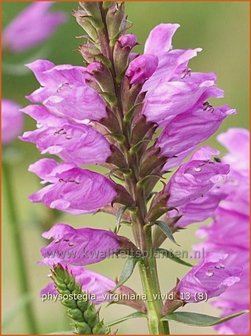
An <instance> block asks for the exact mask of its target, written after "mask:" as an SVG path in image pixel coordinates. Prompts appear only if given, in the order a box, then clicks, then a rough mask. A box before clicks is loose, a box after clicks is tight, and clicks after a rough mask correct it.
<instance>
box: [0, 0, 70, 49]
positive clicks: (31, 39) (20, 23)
mask: <svg viewBox="0 0 251 336" xmlns="http://www.w3.org/2000/svg"><path fill="white" fill-rule="evenodd" d="M52 4H53V2H49V1H38V2H36V3H33V4H31V5H29V6H27V7H26V8H25V9H24V10H23V11H22V12H21V13H19V14H18V16H17V17H16V18H15V19H14V20H13V21H12V22H11V23H10V24H9V25H8V26H7V27H6V28H5V29H4V32H3V46H4V48H6V50H8V51H10V52H13V53H19V52H23V51H25V50H26V49H29V48H32V47H34V46H36V45H37V44H39V43H42V42H43V41H44V40H46V39H47V38H48V37H50V36H51V35H52V34H53V33H54V31H55V30H56V28H57V27H58V26H59V25H61V24H62V23H64V22H65V20H66V16H65V14H64V13H63V12H50V11H49V9H50V7H51V5H52Z"/></svg>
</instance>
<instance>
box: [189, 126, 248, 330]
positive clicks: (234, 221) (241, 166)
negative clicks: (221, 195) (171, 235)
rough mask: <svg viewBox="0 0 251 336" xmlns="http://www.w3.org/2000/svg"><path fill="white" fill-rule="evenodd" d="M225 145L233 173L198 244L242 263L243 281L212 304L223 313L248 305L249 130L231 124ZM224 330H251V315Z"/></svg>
mask: <svg viewBox="0 0 251 336" xmlns="http://www.w3.org/2000/svg"><path fill="white" fill-rule="evenodd" d="M218 139H219V141H220V142H221V143H222V144H223V145H224V146H226V148H227V149H228V151H229V153H227V154H226V155H225V156H224V157H223V159H222V162H224V163H229V164H230V167H231V169H230V173H229V175H228V178H227V179H226V181H225V183H224V184H223V185H222V186H221V187H220V190H221V191H222V192H225V193H226V195H227V197H226V198H225V199H224V200H223V201H222V202H221V203H220V204H219V206H218V207H217V209H216V211H215V214H214V217H213V222H212V223H211V224H210V225H209V226H205V227H202V228H200V229H199V230H198V232H197V234H198V236H199V237H200V238H204V239H205V238H206V240H205V241H204V242H203V243H201V244H199V245H197V246H195V249H196V250H198V249H203V250H204V251H206V253H210V252H213V251H219V252H220V253H227V254H228V258H227V263H228V265H231V267H239V265H241V266H242V268H243V270H242V273H241V275H240V281H239V282H238V283H236V284H234V285H233V286H232V287H231V288H229V289H228V290H227V291H225V292H224V293H223V294H221V295H220V297H219V298H217V299H216V300H215V301H214V302H212V304H213V305H214V306H216V307H217V308H220V309H221V310H222V314H221V316H226V315H229V314H232V313H236V312H238V311H240V310H245V309H248V308H249V304H250V298H249V258H250V253H249V247H250V235H249V231H250V230H249V228H250V213H249V211H250V208H249V164H250V163H249V132H248V131H247V130H245V129H240V128H231V129H229V130H228V131H227V132H225V133H222V134H220V135H219V136H218ZM215 329H217V330H218V332H219V333H221V334H241V335H246V334H250V330H249V315H248V314H244V315H242V316H239V317H237V318H234V319H232V320H229V321H227V322H224V323H221V324H220V325H217V326H216V327H215Z"/></svg>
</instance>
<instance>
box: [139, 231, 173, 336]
mask: <svg viewBox="0 0 251 336" xmlns="http://www.w3.org/2000/svg"><path fill="white" fill-rule="evenodd" d="M145 234H146V235H145V236H146V247H147V250H146V254H145V258H144V261H142V262H140V263H139V271H140V276H141V280H142V285H143V290H144V293H145V295H146V298H147V301H146V302H147V320H148V328H149V332H150V333H151V334H153V335H159V334H162V335H169V325H168V322H163V321H161V316H162V315H161V311H162V306H163V303H162V298H161V291H160V286H159V279H158V273H157V264H156V258H155V256H154V253H153V250H152V233H151V227H148V226H146V227H145Z"/></svg>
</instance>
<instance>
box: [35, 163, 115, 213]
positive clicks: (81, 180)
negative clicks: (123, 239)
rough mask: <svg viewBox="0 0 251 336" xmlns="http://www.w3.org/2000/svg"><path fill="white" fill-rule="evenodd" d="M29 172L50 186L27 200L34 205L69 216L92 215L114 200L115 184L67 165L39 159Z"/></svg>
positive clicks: (99, 175)
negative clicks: (59, 211) (62, 212)
mask: <svg viewBox="0 0 251 336" xmlns="http://www.w3.org/2000/svg"><path fill="white" fill-rule="evenodd" d="M29 171H31V172H33V173H35V174H36V175H38V176H39V177H41V178H42V179H43V183H47V182H50V183H51V184H50V185H47V186H46V187H44V188H43V189H41V190H39V191H38V192H36V193H34V194H32V195H31V196H30V200H31V201H32V202H34V203H38V202H42V203H44V204H45V205H46V206H48V207H50V208H53V209H58V210H62V211H65V212H69V213H71V214H73V215H79V214H83V213H94V212H96V211H97V210H99V209H101V208H103V207H104V206H106V205H109V204H110V203H111V202H112V201H113V200H114V199H115V197H116V195H117V193H116V191H115V184H114V183H113V182H111V181H110V180H109V179H108V178H106V177H104V176H103V175H101V174H98V173H94V172H92V171H90V170H87V169H81V168H77V167H76V166H74V165H70V164H58V163H57V162H56V161H54V160H52V159H42V160H39V161H37V162H36V163H34V164H33V165H30V167H29Z"/></svg>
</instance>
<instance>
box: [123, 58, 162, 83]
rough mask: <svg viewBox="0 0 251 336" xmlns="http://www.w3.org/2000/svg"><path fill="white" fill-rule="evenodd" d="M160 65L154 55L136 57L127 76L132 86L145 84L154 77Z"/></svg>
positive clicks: (129, 67)
mask: <svg viewBox="0 0 251 336" xmlns="http://www.w3.org/2000/svg"><path fill="white" fill-rule="evenodd" d="M157 65H158V58H157V57H156V56H154V55H141V56H138V57H136V58H135V59H134V60H133V61H131V63H130V64H129V66H128V69H127V71H126V76H127V77H128V78H129V80H130V83H131V84H143V83H144V82H145V81H146V80H147V79H148V78H150V77H151V76H152V74H153V73H154V71H155V70H156V68H157Z"/></svg>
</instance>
